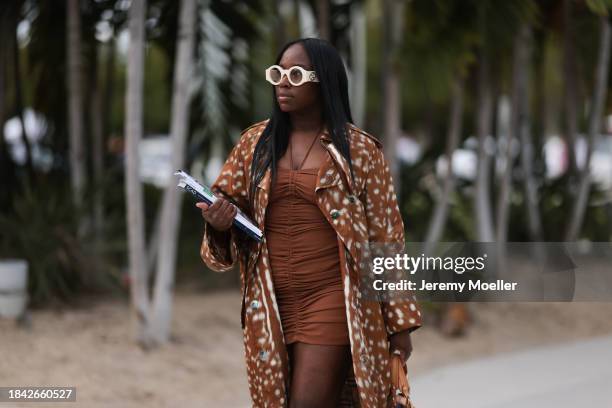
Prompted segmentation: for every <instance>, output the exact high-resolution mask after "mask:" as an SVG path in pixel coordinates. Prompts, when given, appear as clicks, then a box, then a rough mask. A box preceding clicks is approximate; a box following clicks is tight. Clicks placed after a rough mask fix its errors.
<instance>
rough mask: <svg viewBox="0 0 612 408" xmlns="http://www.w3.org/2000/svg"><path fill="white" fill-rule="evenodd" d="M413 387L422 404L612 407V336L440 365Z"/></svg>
mask: <svg viewBox="0 0 612 408" xmlns="http://www.w3.org/2000/svg"><path fill="white" fill-rule="evenodd" d="M411 387H412V390H411V391H412V399H413V402H414V404H415V406H416V407H418V408H445V407H452V408H464V407H465V408H517V407H520V408H566V407H567V408H570V407H571V408H575V407H589V408H612V336H606V337H599V338H595V339H591V340H586V341H580V342H577V343H571V344H566V345H561V346H549V347H542V348H537V349H531V350H527V351H522V352H515V353H508V354H503V355H499V356H495V357H490V358H486V359H481V360H474V361H470V362H467V363H461V364H457V365H452V366H448V367H444V368H440V369H436V370H433V371H431V372H429V373H427V374H424V375H421V376H418V377H412V378H411Z"/></svg>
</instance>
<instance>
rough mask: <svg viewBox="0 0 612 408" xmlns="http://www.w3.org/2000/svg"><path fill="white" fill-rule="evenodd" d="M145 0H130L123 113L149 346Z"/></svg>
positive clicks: (143, 338)
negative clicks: (143, 177)
mask: <svg viewBox="0 0 612 408" xmlns="http://www.w3.org/2000/svg"><path fill="white" fill-rule="evenodd" d="M145 11H146V0H133V1H132V3H131V5H130V10H129V17H128V18H129V21H128V29H129V34H130V46H129V53H128V58H127V87H126V98H125V106H126V117H125V138H126V154H125V167H126V169H125V198H126V208H127V230H128V231H127V232H128V241H129V242H128V256H129V271H130V280H131V286H130V290H131V298H132V306H133V308H134V311H135V317H136V320H135V326H136V327H135V328H136V335H137V339H138V341H140V343H141V344H142V345H143V346H145V347H148V346H151V345H152V344H151V343H152V342H151V337H150V334H149V332H148V329H149V293H148V284H147V282H148V271H147V268H146V258H145V225H144V203H143V196H142V185H141V184H140V177H139V158H138V145H139V143H140V140H141V139H142V133H143V109H142V107H143V80H144V70H143V68H144V46H145V27H144V20H145Z"/></svg>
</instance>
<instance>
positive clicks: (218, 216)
mask: <svg viewBox="0 0 612 408" xmlns="http://www.w3.org/2000/svg"><path fill="white" fill-rule="evenodd" d="M266 79H267V80H268V81H269V82H271V83H272V84H273V85H274V111H273V113H272V116H271V118H270V119H269V120H266V121H263V122H260V123H257V124H255V125H253V126H251V127H249V128H248V129H246V130H245V131H243V132H242V136H241V138H240V140H239V142H238V144H237V145H236V146H235V147H234V149H233V150H232V152H231V153H230V155H229V158H228V159H227V161H226V163H225V165H224V167H223V168H222V170H221V174H220V175H219V177H218V179H217V180H216V182H215V183H214V184H213V186H212V189H213V191H215V193H216V194H217V195H218V196H219V197H223V198H222V199H219V200H217V201H216V202H215V203H214V204H213V205H211V206H207V205H206V204H204V203H198V204H197V206H198V207H199V208H201V209H202V216H203V217H204V219H205V221H206V223H205V231H204V239H203V242H202V249H201V256H202V259H203V260H204V262H205V263H206V264H207V265H208V266H209V267H211V268H212V269H213V270H217V271H226V270H228V269H230V268H231V267H232V265H233V263H234V261H235V260H236V259H240V271H241V273H240V274H241V289H242V292H243V300H242V302H243V303H242V315H241V321H242V325H243V333H244V345H245V351H246V360H247V375H248V382H249V388H250V392H251V397H252V400H253V404H254V406H257V407H264V406H270V407H284V406H289V407H336V406H339V405H344V406H361V407H376V408H379V407H384V406H387V405H389V404H391V402H390V401H391V399H390V387H391V383H390V368H389V367H390V363H389V362H390V358H389V357H390V352H391V351H395V350H398V352H399V353H401V354H402V356H403V358H404V359H406V358H407V357H408V356H409V355H410V352H411V349H412V347H411V343H410V334H409V333H410V332H411V331H412V330H414V329H416V328H418V327H419V326H420V324H421V319H420V316H421V315H420V312H419V310H418V306H417V304H416V301H415V300H414V298H410V299H407V300H398V301H391V302H388V303H384V302H374V301H366V300H365V298H363V299H362V296H361V293H359V271H358V268H357V266H356V265H360V262H361V261H363V260H364V259H365V258H364V257H365V255H364V253H363V251H364V250H365V249H366V247H368V244H369V243H372V242H380V243H382V242H387V243H400V244H401V245H403V242H404V228H403V222H402V219H401V216H400V213H399V209H398V206H397V201H396V197H395V193H394V192H393V184H392V181H391V178H390V175H389V169H388V166H387V164H386V162H385V161H384V158H383V155H382V151H381V147H382V146H381V144H380V143H379V142H378V140H376V139H375V138H374V137H372V136H371V135H369V134H367V133H365V132H363V131H362V130H360V129H358V128H357V127H355V126H354V125H352V118H351V112H350V107H349V99H348V85H347V77H346V72H345V70H344V65H343V63H342V60H341V58H340V56H339V54H338V52H337V51H336V50H335V49H334V48H333V47H332V46H331V45H330V44H329V43H327V42H325V41H323V40H319V39H311V38H309V39H301V40H297V41H295V42H291V43H289V44H287V45H286V46H285V47H284V48H283V50H282V51H281V52H280V54H279V56H278V58H277V60H276V64H275V65H273V66H272V67H270V68H268V69H267V70H266ZM317 142H318V143H317ZM236 207H239V208H240V209H241V210H242V211H244V212H246V213H247V214H248V215H250V216H251V218H252V219H253V220H254V221H255V222H256V223H257V224H259V227H260V228H261V229H262V230H263V232H264V240H263V242H262V243H260V244H258V243H256V242H255V241H254V240H250V239H248V238H245V237H244V236H243V235H242V234H241V232H240V231H239V230H237V229H235V228H232V227H231V225H232V220H233V218H234V216H235V215H236V212H237V208H236Z"/></svg>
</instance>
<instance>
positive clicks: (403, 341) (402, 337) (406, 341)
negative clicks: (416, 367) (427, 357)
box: [389, 330, 412, 361]
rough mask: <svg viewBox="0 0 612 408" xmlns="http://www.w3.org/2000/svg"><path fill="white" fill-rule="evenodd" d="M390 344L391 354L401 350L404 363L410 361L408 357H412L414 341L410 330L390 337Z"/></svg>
mask: <svg viewBox="0 0 612 408" xmlns="http://www.w3.org/2000/svg"><path fill="white" fill-rule="evenodd" d="M389 342H390V343H391V344H390V349H391V352H393V351H394V350H400V352H401V353H402V356H401V357H402V361H406V360H408V357H410V354H411V353H412V340H410V332H409V331H408V330H404V331H401V332H398V333H395V334H393V335H391V337H389Z"/></svg>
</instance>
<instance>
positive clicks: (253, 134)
mask: <svg viewBox="0 0 612 408" xmlns="http://www.w3.org/2000/svg"><path fill="white" fill-rule="evenodd" d="M269 120H270V119H266V120H262V121H261V122H257V123H253V124H252V125H251V126H249V127H248V128H246V129H244V130H243V131H242V132H240V139H241V141H242V139H247V140H251V139H255V140H256V139H257V138H258V137H259V136H260V135H261V133H262V132H263V131H264V129H265V128H266V126H267V125H268V121H269Z"/></svg>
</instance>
